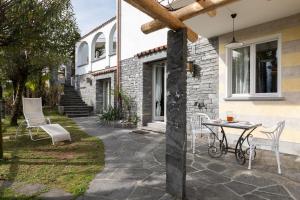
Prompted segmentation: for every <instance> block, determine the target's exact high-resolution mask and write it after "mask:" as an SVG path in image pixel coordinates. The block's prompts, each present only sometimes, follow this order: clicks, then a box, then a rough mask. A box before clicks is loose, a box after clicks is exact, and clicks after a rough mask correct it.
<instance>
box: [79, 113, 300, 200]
mask: <svg viewBox="0 0 300 200" xmlns="http://www.w3.org/2000/svg"><path fill="white" fill-rule="evenodd" d="M74 120H75V121H76V123H77V124H78V125H79V126H81V128H82V129H84V131H86V132H87V133H89V134H91V135H94V136H99V138H101V139H102V140H103V142H104V144H105V156H106V158H105V169H104V171H102V172H101V173H99V174H98V175H97V176H96V178H95V179H94V180H93V181H92V182H91V184H90V187H89V189H88V191H87V192H86V194H85V195H84V196H82V197H80V198H79V199H87V200H90V199H91V200H93V199H97V200H99V199H103V200H116V199H118V200H123V199H124V200H125V199H126V200H172V199H173V198H172V197H171V196H170V195H168V194H166V193H165V177H166V175H165V135H163V134H157V135H155V134H146V135H141V134H136V133H132V132H131V131H130V130H124V129H109V128H102V127H100V126H99V124H98V123H97V118H95V117H87V118H77V119H74ZM260 157H261V158H262V157H267V159H261V158H260ZM257 158H258V159H257V161H256V162H254V163H253V164H254V165H253V168H254V169H253V170H251V171H250V170H247V166H246V165H245V166H240V165H238V164H237V163H236V162H235V160H234V157H233V156H232V155H226V156H225V157H222V158H220V159H212V158H210V157H209V156H208V155H207V148H206V147H205V144H202V145H201V146H200V147H198V148H197V152H196V154H195V155H193V154H192V153H191V151H190V149H188V153H187V183H186V184H187V185H186V194H187V199H188V200H196V199H197V200H221V199H222V200H242V199H245V200H266V199H269V200H297V199H300V173H299V172H300V162H299V158H297V157H294V156H287V155H281V158H282V160H283V163H284V165H285V164H286V165H287V166H285V167H283V175H281V176H280V175H277V174H276V162H275V160H274V159H273V156H272V155H269V152H258V154H257ZM297 159H298V160H297ZM246 164H247V163H246Z"/></svg>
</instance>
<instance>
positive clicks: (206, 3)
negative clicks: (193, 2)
mask: <svg viewBox="0 0 300 200" xmlns="http://www.w3.org/2000/svg"><path fill="white" fill-rule="evenodd" d="M197 3H199V4H200V5H201V6H203V7H204V8H206V7H208V6H210V5H212V4H213V2H212V1H211V0H198V1H197ZM207 14H208V15H209V16H210V17H214V16H216V15H217V10H216V9H213V10H211V11H208V12H207Z"/></svg>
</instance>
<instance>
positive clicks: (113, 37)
mask: <svg viewBox="0 0 300 200" xmlns="http://www.w3.org/2000/svg"><path fill="white" fill-rule="evenodd" d="M109 49H110V50H109V54H110V55H114V54H116V51H117V32H116V25H114V26H113V28H112V29H111V32H110V35H109Z"/></svg>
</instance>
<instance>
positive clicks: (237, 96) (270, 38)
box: [226, 34, 282, 100]
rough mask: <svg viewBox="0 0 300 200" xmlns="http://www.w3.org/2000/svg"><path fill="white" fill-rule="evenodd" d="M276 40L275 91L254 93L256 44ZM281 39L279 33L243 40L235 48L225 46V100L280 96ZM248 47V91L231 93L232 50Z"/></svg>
mask: <svg viewBox="0 0 300 200" xmlns="http://www.w3.org/2000/svg"><path fill="white" fill-rule="evenodd" d="M272 41H277V51H278V58H277V92H276V93H256V84H255V83H256V45H258V44H263V43H267V42H272ZM281 41H282V39H281V34H276V35H271V36H267V37H262V38H257V39H253V40H248V41H245V42H244V44H243V45H242V46H239V47H235V48H226V65H227V76H226V77H227V81H226V82H227V87H226V88H227V91H226V94H227V97H226V99H227V100H230V99H240V100H247V99H248V100H255V99H257V100H260V99H264V98H265V99H272V98H274V99H276V98H282V93H281V79H282V78H281V77H282V74H281V56H282V45H281V44H282V42H281ZM248 46H249V47H250V93H247V94H232V50H234V49H239V48H243V47H248Z"/></svg>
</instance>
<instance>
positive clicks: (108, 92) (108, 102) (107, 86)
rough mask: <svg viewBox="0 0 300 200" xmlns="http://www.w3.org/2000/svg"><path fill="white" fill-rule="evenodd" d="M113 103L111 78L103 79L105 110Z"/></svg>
mask: <svg viewBox="0 0 300 200" xmlns="http://www.w3.org/2000/svg"><path fill="white" fill-rule="evenodd" d="M110 105H111V85H110V80H109V79H108V80H104V81H103V110H108V109H109V107H110Z"/></svg>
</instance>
